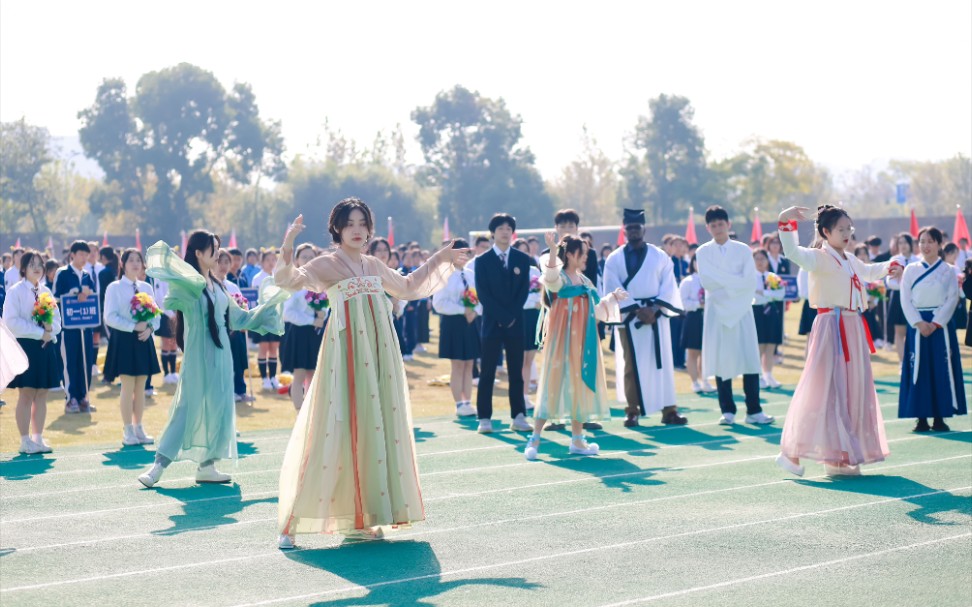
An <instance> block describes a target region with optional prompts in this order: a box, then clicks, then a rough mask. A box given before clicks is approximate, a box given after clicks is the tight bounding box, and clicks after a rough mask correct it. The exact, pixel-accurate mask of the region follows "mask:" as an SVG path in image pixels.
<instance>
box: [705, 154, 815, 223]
mask: <svg viewBox="0 0 972 607" xmlns="http://www.w3.org/2000/svg"><path fill="white" fill-rule="evenodd" d="M713 170H714V172H715V173H716V174H717V175H718V176H719V177H720V178H721V185H722V190H723V196H724V200H725V204H726V206H727V207H728V208H730V209H731V210H733V211H734V212H735V214H738V215H741V216H743V217H751V213H752V210H753V208H756V207H758V208H759V209H760V211H761V212H762V211H764V210H765V211H766V213H765V216H766V218H772V217H775V216H776V214H778V213H779V211H780V210H782V209H784V208H786V207H789V206H793V205H801V206H808V207H811V208H813V207H816V206H817V204H820V203H823V202H827V201H830V198H831V195H832V194H831V192H832V184H831V179H830V174H829V173H828V172H827V170H826V169H824V168H823V167H821V166H819V165H816V164H814V162H813V161H812V160H811V159H810V157H809V156H807V153H806V152H805V151H804V150H803V148H802V147H800V146H799V145H797V144H795V143H792V142H789V141H779V140H763V139H759V138H756V139H752V140H750V141H747V142H746V143H745V145H744V147H743V149H742V150H741V151H739V153H737V154H736V155H735V156H732V157H730V158H727V159H725V160H722V161H720V162H718V163H716V164H715V165H714V168H713Z"/></svg>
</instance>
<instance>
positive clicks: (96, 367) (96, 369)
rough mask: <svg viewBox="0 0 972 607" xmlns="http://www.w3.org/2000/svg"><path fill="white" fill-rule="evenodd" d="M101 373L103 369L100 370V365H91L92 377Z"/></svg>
mask: <svg viewBox="0 0 972 607" xmlns="http://www.w3.org/2000/svg"><path fill="white" fill-rule="evenodd" d="M99 375H101V371H99V370H98V365H91V377H98V376H99Z"/></svg>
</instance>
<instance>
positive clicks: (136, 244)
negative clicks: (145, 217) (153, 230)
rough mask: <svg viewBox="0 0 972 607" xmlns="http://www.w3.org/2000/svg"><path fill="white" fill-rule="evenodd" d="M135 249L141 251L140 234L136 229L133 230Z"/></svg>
mask: <svg viewBox="0 0 972 607" xmlns="http://www.w3.org/2000/svg"><path fill="white" fill-rule="evenodd" d="M135 248H136V249H138V250H139V251H141V250H142V233H141V230H139V229H138V228H135Z"/></svg>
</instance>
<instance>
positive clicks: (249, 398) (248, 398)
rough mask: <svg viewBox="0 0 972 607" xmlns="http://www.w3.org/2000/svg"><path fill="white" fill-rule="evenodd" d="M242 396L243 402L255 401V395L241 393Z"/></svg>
mask: <svg viewBox="0 0 972 607" xmlns="http://www.w3.org/2000/svg"><path fill="white" fill-rule="evenodd" d="M242 396H243V402H245V403H252V402H256V397H255V396H253V395H252V394H243V395H242Z"/></svg>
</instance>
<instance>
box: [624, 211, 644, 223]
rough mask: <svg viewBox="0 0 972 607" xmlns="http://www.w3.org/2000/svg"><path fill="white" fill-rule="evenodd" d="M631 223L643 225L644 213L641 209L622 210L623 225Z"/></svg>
mask: <svg viewBox="0 0 972 607" xmlns="http://www.w3.org/2000/svg"><path fill="white" fill-rule="evenodd" d="M632 223H640V224H641V225H645V212H644V210H642V209H625V210H624V225H630V224H632Z"/></svg>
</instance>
